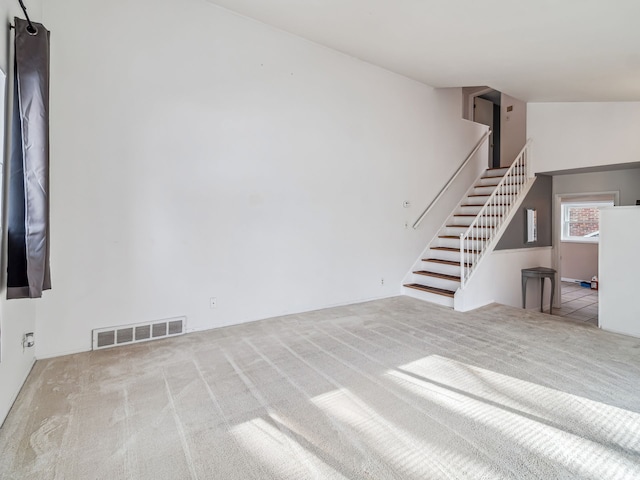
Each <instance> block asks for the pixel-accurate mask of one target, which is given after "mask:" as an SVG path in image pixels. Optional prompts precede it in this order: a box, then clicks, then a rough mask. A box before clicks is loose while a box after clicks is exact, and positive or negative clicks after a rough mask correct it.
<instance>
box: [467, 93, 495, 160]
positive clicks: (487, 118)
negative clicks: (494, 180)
mask: <svg viewBox="0 0 640 480" xmlns="http://www.w3.org/2000/svg"><path fill="white" fill-rule="evenodd" d="M471 101H472V102H473V107H472V109H471V120H472V121H474V122H476V123H481V124H483V125H487V126H488V127H489V128H490V129H491V135H490V136H489V162H490V167H492V168H500V132H501V120H500V119H501V105H502V94H501V93H500V92H498V91H497V90H494V89H492V88H489V89H486V90H484V91H481V92H478V94H476V95H473V96H472V97H471Z"/></svg>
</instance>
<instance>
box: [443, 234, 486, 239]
mask: <svg viewBox="0 0 640 480" xmlns="http://www.w3.org/2000/svg"><path fill="white" fill-rule="evenodd" d="M438 238H455V239H457V240H460V236H459V235H438ZM467 240H487V238H486V237H469V238H467Z"/></svg>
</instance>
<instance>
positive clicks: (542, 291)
mask: <svg viewBox="0 0 640 480" xmlns="http://www.w3.org/2000/svg"><path fill="white" fill-rule="evenodd" d="M543 298H544V277H540V312H542V304H543V303H542V299H543Z"/></svg>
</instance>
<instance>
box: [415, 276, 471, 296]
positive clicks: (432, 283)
mask: <svg viewBox="0 0 640 480" xmlns="http://www.w3.org/2000/svg"><path fill="white" fill-rule="evenodd" d="M412 283H418V284H420V285H425V286H427V287H434V288H441V289H443V290H451V291H452V292H455V291H456V290H458V288H460V282H458V281H455V280H446V279H444V278H436V277H429V276H427V275H418V274H415V273H414V274H413V280H412Z"/></svg>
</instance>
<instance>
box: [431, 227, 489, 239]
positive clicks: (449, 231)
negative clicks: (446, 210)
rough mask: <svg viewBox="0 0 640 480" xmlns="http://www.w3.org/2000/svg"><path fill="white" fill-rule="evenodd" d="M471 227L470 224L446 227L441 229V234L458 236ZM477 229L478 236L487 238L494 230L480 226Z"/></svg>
mask: <svg viewBox="0 0 640 480" xmlns="http://www.w3.org/2000/svg"><path fill="white" fill-rule="evenodd" d="M468 228H469V227H468V226H466V227H465V226H461V227H444V228H443V229H442V230H441V231H440V234H439V235H455V236H456V237H459V236H460V234H461V233H465V232H466V231H467V229H468ZM476 230H477V235H475V236H477V237H480V238H487V237H489V236H490V235H491V230H493V229H492V228H482V229H480V228H478V229H476Z"/></svg>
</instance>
